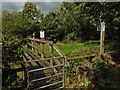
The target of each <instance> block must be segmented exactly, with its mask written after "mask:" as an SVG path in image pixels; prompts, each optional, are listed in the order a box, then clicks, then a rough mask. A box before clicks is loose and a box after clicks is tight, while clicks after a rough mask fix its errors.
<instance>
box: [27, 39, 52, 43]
mask: <svg viewBox="0 0 120 90" xmlns="http://www.w3.org/2000/svg"><path fill="white" fill-rule="evenodd" d="M29 40H32V41H36V42H40V43H45V44H53V41H48V40H43V39H42V40H41V39H34V38H29Z"/></svg>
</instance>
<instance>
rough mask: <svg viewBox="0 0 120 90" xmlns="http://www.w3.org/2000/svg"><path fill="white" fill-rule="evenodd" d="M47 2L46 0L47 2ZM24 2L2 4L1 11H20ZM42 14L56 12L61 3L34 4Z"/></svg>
mask: <svg viewBox="0 0 120 90" xmlns="http://www.w3.org/2000/svg"><path fill="white" fill-rule="evenodd" d="M22 1H23V0H22ZM47 1H48V0H47ZM24 3H25V2H2V10H5V9H6V10H9V11H15V10H16V11H21V10H22V9H23V6H24ZM34 3H35V4H36V6H37V8H38V9H40V10H41V11H42V13H44V14H47V13H48V12H49V11H54V10H58V9H59V7H60V4H61V2H34Z"/></svg>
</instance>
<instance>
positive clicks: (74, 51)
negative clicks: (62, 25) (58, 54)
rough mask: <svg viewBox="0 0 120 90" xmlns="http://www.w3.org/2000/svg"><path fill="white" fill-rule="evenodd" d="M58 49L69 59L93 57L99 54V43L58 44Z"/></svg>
mask: <svg viewBox="0 0 120 90" xmlns="http://www.w3.org/2000/svg"><path fill="white" fill-rule="evenodd" d="M57 45H58V48H59V49H60V50H61V51H63V52H64V53H65V54H66V55H67V56H68V57H69V56H70V57H74V56H82V55H91V54H98V53H99V41H89V42H83V43H69V44H63V43H57Z"/></svg>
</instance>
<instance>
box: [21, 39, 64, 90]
mask: <svg viewBox="0 0 120 90" xmlns="http://www.w3.org/2000/svg"><path fill="white" fill-rule="evenodd" d="M23 58H24V62H25V73H26V75H25V76H26V81H27V89H29V90H41V89H44V90H54V89H55V90H58V89H62V88H64V86H65V82H66V81H65V80H66V76H65V75H66V74H65V67H66V57H65V55H64V54H63V53H62V52H61V51H60V50H59V49H58V48H57V47H56V45H55V44H54V43H53V42H52V41H48V40H41V39H34V38H30V39H29V43H28V47H27V50H26V52H25V53H24V56H23Z"/></svg>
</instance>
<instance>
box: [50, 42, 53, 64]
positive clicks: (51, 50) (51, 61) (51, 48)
mask: <svg viewBox="0 0 120 90" xmlns="http://www.w3.org/2000/svg"><path fill="white" fill-rule="evenodd" d="M49 47H50V53H51V55H52V57H53V47H52V44H49ZM52 57H51V58H52ZM50 65H51V66H52V65H53V60H52V59H51V60H50Z"/></svg>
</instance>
